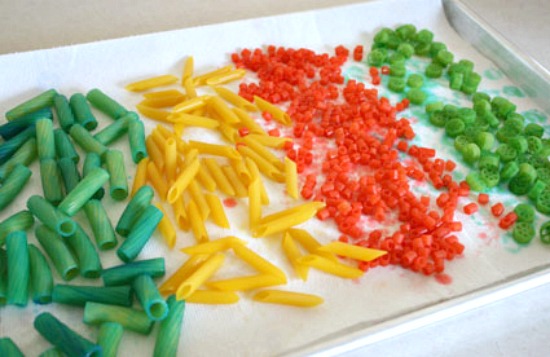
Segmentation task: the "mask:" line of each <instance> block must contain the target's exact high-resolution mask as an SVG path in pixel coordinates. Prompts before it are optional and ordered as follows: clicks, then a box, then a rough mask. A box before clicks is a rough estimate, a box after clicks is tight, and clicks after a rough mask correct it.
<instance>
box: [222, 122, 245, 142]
mask: <svg viewBox="0 0 550 357" xmlns="http://www.w3.org/2000/svg"><path fill="white" fill-rule="evenodd" d="M218 130H219V131H220V133H222V135H223V137H224V138H226V139H227V141H229V142H230V143H232V144H235V143H236V142H237V140H239V138H240V137H241V136H240V135H239V132H238V131H237V129H235V128H234V127H232V126H231V125H228V124H226V123H220V127H219V128H218Z"/></svg>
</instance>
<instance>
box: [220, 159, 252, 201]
mask: <svg viewBox="0 0 550 357" xmlns="http://www.w3.org/2000/svg"><path fill="white" fill-rule="evenodd" d="M221 169H222V172H223V174H224V175H225V177H227V180H228V181H229V182H230V183H231V186H232V187H233V190H234V191H235V196H237V197H241V198H242V197H246V196H247V189H246V186H245V185H244V183H243V182H242V181H241V179H240V177H239V175H237V172H236V171H235V170H233V167H232V166H230V165H224V166H222V168H221Z"/></svg>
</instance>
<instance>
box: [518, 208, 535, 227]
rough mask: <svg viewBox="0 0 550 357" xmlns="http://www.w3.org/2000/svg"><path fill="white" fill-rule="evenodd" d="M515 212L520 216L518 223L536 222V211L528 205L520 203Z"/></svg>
mask: <svg viewBox="0 0 550 357" xmlns="http://www.w3.org/2000/svg"><path fill="white" fill-rule="evenodd" d="M514 212H515V213H516V215H517V216H518V219H517V221H518V222H527V223H533V222H534V221H535V209H534V208H533V206H531V205H529V204H527V203H518V204H517V205H516V207H515V208H514Z"/></svg>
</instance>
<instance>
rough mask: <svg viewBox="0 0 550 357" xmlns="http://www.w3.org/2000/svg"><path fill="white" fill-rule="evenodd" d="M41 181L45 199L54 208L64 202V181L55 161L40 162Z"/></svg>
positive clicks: (45, 160)
mask: <svg viewBox="0 0 550 357" xmlns="http://www.w3.org/2000/svg"><path fill="white" fill-rule="evenodd" d="M40 180H41V181H42V191H43V192H44V198H45V199H46V200H48V201H49V202H50V203H51V204H53V205H54V206H57V205H58V204H59V202H61V201H62V200H63V196H64V192H63V179H62V178H61V171H60V170H59V166H57V161H55V159H44V160H41V161H40Z"/></svg>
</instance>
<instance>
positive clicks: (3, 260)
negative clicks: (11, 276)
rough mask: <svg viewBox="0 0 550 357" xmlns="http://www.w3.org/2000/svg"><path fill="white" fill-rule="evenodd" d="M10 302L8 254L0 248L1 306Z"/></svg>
mask: <svg viewBox="0 0 550 357" xmlns="http://www.w3.org/2000/svg"><path fill="white" fill-rule="evenodd" d="M7 302H8V255H7V253H6V251H5V250H4V249H2V248H0V306H2V305H6V303H7Z"/></svg>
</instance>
